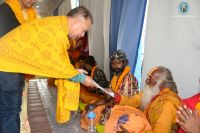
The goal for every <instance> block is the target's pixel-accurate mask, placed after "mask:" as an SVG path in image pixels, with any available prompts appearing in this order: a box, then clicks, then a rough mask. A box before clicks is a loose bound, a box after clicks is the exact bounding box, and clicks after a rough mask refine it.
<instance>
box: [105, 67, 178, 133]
mask: <svg viewBox="0 0 200 133" xmlns="http://www.w3.org/2000/svg"><path fill="white" fill-rule="evenodd" d="M177 93H178V91H177V87H176V84H175V82H174V80H173V77H172V74H171V71H170V70H169V69H167V68H166V67H163V66H158V67H155V68H153V69H152V70H151V71H150V72H149V73H148V77H147V79H146V86H145V88H144V90H143V92H141V93H139V94H137V95H134V96H133V97H131V98H130V97H126V96H122V95H120V94H115V102H117V103H119V104H120V105H127V106H132V107H138V108H140V109H141V110H144V113H145V115H146V118H147V119H148V121H149V123H150V125H151V127H152V129H150V130H148V131H145V132H147V133H171V132H176V131H177V129H178V126H177V124H176V111H177V108H178V107H179V106H180V104H181V98H180V97H179V96H178V95H177ZM108 127H109V125H106V126H105V130H106V129H107V128H108Z"/></svg>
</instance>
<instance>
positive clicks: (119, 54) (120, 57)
mask: <svg viewBox="0 0 200 133" xmlns="http://www.w3.org/2000/svg"><path fill="white" fill-rule="evenodd" d="M114 59H117V60H120V61H123V62H128V59H127V56H126V54H125V53H124V52H123V51H122V50H117V51H115V52H114V53H113V55H112V56H111V57H110V62H111V61H113V60H114Z"/></svg>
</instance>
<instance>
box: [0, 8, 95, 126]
mask: <svg viewBox="0 0 200 133" xmlns="http://www.w3.org/2000/svg"><path fill="white" fill-rule="evenodd" d="M92 23H93V19H92V16H91V13H90V12H89V11H88V10H87V9H86V8H85V7H77V8H74V9H72V10H71V11H69V13H68V14H67V16H54V17H46V18H42V19H36V20H34V21H30V22H28V23H25V24H22V25H21V26H19V27H17V28H15V29H14V30H12V31H11V32H9V33H8V34H6V35H4V36H3V37H2V38H0V71H5V72H16V73H27V74H32V75H40V76H46V77H53V78H58V81H57V82H56V85H57V87H58V100H57V110H58V111H59V112H57V114H56V117H57V122H58V123H64V122H66V121H68V120H69V118H70V110H76V109H77V108H78V101H79V89H80V86H79V84H78V83H79V82H80V83H82V84H83V85H85V86H90V87H95V84H94V81H93V80H92V78H91V77H89V76H86V75H84V74H83V72H84V71H83V70H76V69H75V68H74V67H73V65H72V64H71V63H70V60H69V56H68V53H67V50H68V49H69V47H70V42H69V39H75V38H79V37H83V36H84V34H85V32H86V31H87V30H88V29H89V28H90V27H91V26H92ZM75 82H78V83H75ZM2 84H5V83H4V82H3V83H2ZM6 85H9V84H6ZM63 113H64V114H63Z"/></svg>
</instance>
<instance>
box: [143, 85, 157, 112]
mask: <svg viewBox="0 0 200 133" xmlns="http://www.w3.org/2000/svg"><path fill="white" fill-rule="evenodd" d="M159 92H160V89H159V87H158V85H157V84H156V85H155V87H150V86H149V85H146V87H145V89H144V91H143V97H142V99H141V106H140V109H141V110H144V109H145V108H146V107H147V106H148V104H149V103H150V101H151V99H152V98H153V97H154V96H156V95H157V94H158V93H159Z"/></svg>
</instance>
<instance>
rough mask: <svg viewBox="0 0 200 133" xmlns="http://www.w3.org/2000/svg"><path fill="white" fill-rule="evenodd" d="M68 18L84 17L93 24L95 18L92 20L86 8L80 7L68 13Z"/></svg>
mask: <svg viewBox="0 0 200 133" xmlns="http://www.w3.org/2000/svg"><path fill="white" fill-rule="evenodd" d="M67 16H68V17H83V18H84V19H89V20H90V21H91V23H92V24H93V18H92V15H91V13H90V11H89V10H88V9H87V8H85V7H84V6H79V7H76V8H74V9H72V10H70V11H69V12H68V13H67Z"/></svg>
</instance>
